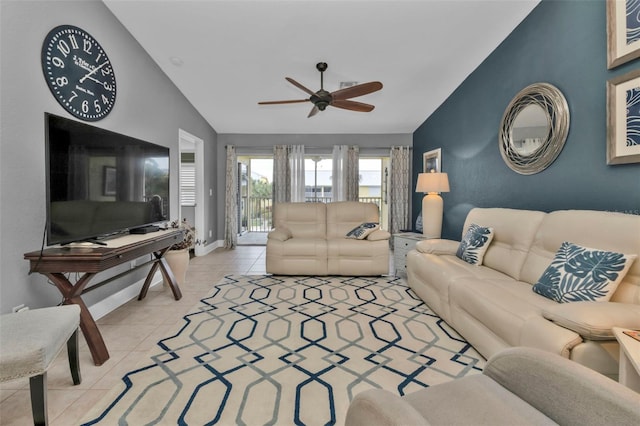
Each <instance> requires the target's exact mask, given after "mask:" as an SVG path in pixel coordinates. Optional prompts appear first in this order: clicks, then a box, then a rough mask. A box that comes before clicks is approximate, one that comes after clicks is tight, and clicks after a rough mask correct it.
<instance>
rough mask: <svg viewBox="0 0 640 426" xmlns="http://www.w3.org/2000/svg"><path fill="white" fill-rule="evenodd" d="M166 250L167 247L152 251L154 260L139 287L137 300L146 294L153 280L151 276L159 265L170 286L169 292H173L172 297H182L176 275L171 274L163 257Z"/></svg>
mask: <svg viewBox="0 0 640 426" xmlns="http://www.w3.org/2000/svg"><path fill="white" fill-rule="evenodd" d="M167 251H169V247H167V248H166V249H164V250H161V251H159V252H154V253H153V255H154V256H155V257H156V260H155V262H153V265H152V266H151V270H150V271H149V273H148V274H147V279H146V280H145V281H144V284H143V286H142V288H141V289H140V294H139V295H138V300H142V299H144V298H145V297H146V296H147V291H149V286H150V285H151V281H152V280H153V276H154V275H155V273H156V271H157V270H158V267H160V272H161V273H162V276H163V278H164V279H165V280H166V281H167V282H168V283H169V287H170V288H171V292H172V293H173V298H174V299H175V300H180V299H182V292H181V291H180V286H178V282H177V281H176V277H175V276H174V275H173V271H172V270H171V268H170V267H169V265H168V264H167V261H166V260H165V259H164V255H165V253H166V252H167Z"/></svg>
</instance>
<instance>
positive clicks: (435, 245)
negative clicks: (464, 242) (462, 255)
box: [416, 239, 460, 255]
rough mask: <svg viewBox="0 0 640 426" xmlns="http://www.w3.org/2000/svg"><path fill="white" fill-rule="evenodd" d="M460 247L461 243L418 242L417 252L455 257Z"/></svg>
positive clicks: (442, 241)
mask: <svg viewBox="0 0 640 426" xmlns="http://www.w3.org/2000/svg"><path fill="white" fill-rule="evenodd" d="M459 246H460V241H453V240H442V239H431V240H422V241H418V243H417V244H416V250H418V251H419V252H420V253H429V254H438V255H441V254H450V255H455V254H456V252H457V251H458V247H459Z"/></svg>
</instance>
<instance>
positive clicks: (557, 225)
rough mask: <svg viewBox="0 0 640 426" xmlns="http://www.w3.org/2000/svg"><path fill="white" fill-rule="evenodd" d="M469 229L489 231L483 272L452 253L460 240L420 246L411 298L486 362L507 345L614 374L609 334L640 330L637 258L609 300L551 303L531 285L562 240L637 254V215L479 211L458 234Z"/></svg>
mask: <svg viewBox="0 0 640 426" xmlns="http://www.w3.org/2000/svg"><path fill="white" fill-rule="evenodd" d="M472 223H475V224H478V225H480V226H484V227H492V228H494V237H493V241H492V242H491V243H490V245H489V247H488V250H487V252H486V254H485V256H484V261H483V264H482V266H474V265H471V264H469V263H466V262H464V261H463V260H461V259H459V258H458V257H456V256H455V253H456V250H457V248H458V245H459V242H457V241H451V240H424V241H421V242H419V243H418V244H417V245H416V249H415V250H412V251H411V252H409V254H408V255H407V271H408V282H409V286H410V287H411V288H412V289H413V290H414V291H415V292H416V294H417V295H418V296H419V297H420V298H422V300H424V301H425V302H426V304H427V305H429V307H430V308H431V309H433V311H435V312H436V313H437V314H438V315H439V316H441V317H442V318H443V319H444V320H445V321H446V322H447V323H448V324H449V325H451V326H452V327H453V328H455V329H456V330H457V331H458V332H459V333H460V334H461V335H462V336H463V337H464V338H465V339H466V340H467V341H468V342H469V343H471V344H472V345H473V346H474V347H475V348H476V349H477V350H478V351H479V352H480V353H481V354H482V355H483V356H485V357H486V358H488V357H490V356H492V355H494V354H495V353H497V352H498V351H500V350H502V349H504V348H507V347H511V346H528V347H536V348H540V349H543V350H546V351H549V352H553V353H556V354H560V355H562V356H564V357H566V358H569V359H572V360H575V361H577V362H579V363H580V364H583V365H586V366H588V367H590V368H592V369H594V370H597V371H599V372H601V373H603V374H605V375H608V376H610V377H612V378H616V377H617V375H618V356H619V346H618V343H617V341H616V340H615V337H614V336H613V333H612V330H611V328H612V327H613V326H620V327H627V328H640V261H639V260H637V259H636V260H635V261H634V262H633V263H632V264H631V267H630V269H629V270H628V272H627V274H626V275H625V277H624V279H623V281H622V282H621V283H620V285H619V286H618V287H617V289H616V291H615V293H614V294H613V296H612V298H611V300H610V301H608V302H573V303H557V302H556V301H554V300H551V299H548V298H546V297H543V296H541V295H539V294H537V293H534V292H533V291H532V285H533V284H535V283H536V282H537V281H538V279H539V278H540V276H541V275H542V273H543V272H544V271H545V269H546V268H547V267H548V266H549V264H550V263H551V260H552V259H553V257H554V255H555V253H556V251H557V250H558V248H559V247H560V245H561V244H562V243H563V242H564V241H569V242H572V243H575V244H579V245H582V246H586V247H591V248H597V249H601V250H607V251H615V252H619V253H624V254H635V255H638V254H640V216H635V215H628V214H622V213H611V212H598V211H585V210H564V211H556V212H552V213H544V212H539V211H529V210H513V209H500V208H493V209H480V208H477V209H473V210H471V211H470V212H469V214H468V216H467V218H466V221H465V224H464V229H463V235H464V233H465V232H466V230H467V229H468V228H469V226H470V225H471V224H472Z"/></svg>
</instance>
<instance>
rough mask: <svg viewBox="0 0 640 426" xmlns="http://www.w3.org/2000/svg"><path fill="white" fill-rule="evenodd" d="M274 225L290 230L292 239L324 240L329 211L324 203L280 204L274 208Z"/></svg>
mask: <svg viewBox="0 0 640 426" xmlns="http://www.w3.org/2000/svg"><path fill="white" fill-rule="evenodd" d="M273 225H274V227H275V228H281V229H282V228H283V229H287V230H289V233H290V234H291V238H320V239H323V240H324V239H325V238H326V233H327V209H326V206H325V204H324V203H278V204H275V205H274V206H273Z"/></svg>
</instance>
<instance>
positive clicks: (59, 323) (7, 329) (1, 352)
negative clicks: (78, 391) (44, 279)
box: [0, 305, 81, 425]
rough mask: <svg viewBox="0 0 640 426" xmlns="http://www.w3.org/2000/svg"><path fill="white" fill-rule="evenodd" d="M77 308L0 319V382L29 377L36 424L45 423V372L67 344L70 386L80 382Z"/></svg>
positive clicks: (47, 310) (78, 317)
mask: <svg viewBox="0 0 640 426" xmlns="http://www.w3.org/2000/svg"><path fill="white" fill-rule="evenodd" d="M79 324H80V307H79V306H77V305H65V306H56V307H52V308H42V309H33V310H28V311H24V312H18V313H15V314H5V315H1V316H0V382H5V381H8V380H14V379H19V378H22V377H29V387H30V391H31V409H32V412H33V422H34V424H36V425H46V424H47V369H48V368H49V365H50V364H51V362H52V361H53V360H54V359H55V358H56V356H57V355H58V354H59V353H60V350H61V349H62V347H63V346H64V344H65V343H66V344H67V351H68V354H69V367H70V368H71V376H72V379H73V384H74V385H77V384H79V383H80V380H81V378H80V364H79V360H78V325H79Z"/></svg>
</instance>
